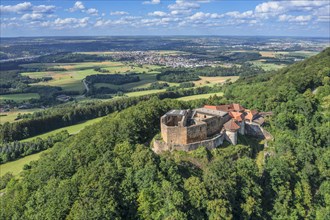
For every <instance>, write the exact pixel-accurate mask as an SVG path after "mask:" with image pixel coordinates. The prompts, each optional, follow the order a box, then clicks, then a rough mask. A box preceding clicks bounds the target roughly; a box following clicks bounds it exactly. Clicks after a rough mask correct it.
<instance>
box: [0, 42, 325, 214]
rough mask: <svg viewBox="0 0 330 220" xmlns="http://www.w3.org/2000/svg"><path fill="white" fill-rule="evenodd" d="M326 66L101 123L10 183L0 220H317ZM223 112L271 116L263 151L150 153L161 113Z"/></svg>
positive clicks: (309, 63)
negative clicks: (212, 108)
mask: <svg viewBox="0 0 330 220" xmlns="http://www.w3.org/2000/svg"><path fill="white" fill-rule="evenodd" d="M329 60H330V48H327V49H326V50H324V51H322V52H321V53H320V54H318V55H316V56H313V57H311V58H309V59H307V60H304V61H302V62H299V63H296V64H293V65H291V66H289V67H286V68H284V69H282V70H279V71H278V72H276V73H266V74H260V75H256V76H248V77H242V78H241V79H239V80H238V81H237V82H234V83H229V84H227V85H226V86H224V88H223V92H224V96H223V97H216V96H214V97H211V98H210V99H208V100H199V101H192V102H182V101H178V100H173V99H164V100H159V99H157V98H152V99H150V100H148V101H141V102H139V103H138V104H137V105H135V106H132V107H129V108H126V109H124V110H122V111H120V112H114V113H112V114H109V115H108V116H107V117H105V119H103V120H102V121H101V122H99V123H97V124H95V125H92V126H89V127H87V128H86V129H84V130H83V131H81V132H80V133H79V134H77V135H75V136H72V137H69V138H67V139H65V140H64V141H60V142H58V143H57V144H55V146H54V147H53V148H52V149H51V150H50V151H48V152H47V153H46V154H44V155H42V156H41V158H40V159H39V160H38V161H36V162H33V163H31V164H30V165H29V166H27V167H25V171H24V172H23V174H22V177H21V178H19V179H15V178H12V179H11V180H10V182H9V183H8V184H7V186H6V189H5V191H4V195H2V196H1V198H0V200H1V207H2V211H1V213H0V216H1V219H9V218H13V219H64V218H67V219H233V218H234V219H240V218H242V219H270V218H273V219H326V218H327V216H329V215H330V210H329V207H330V203H329V198H328V196H329V193H330V192H329V189H330V181H329V178H330V176H329V172H330V168H329V167H330V165H329V157H330V149H329V146H330V143H329V138H328V128H329V127H328V125H329V117H327V115H329V109H326V108H324V102H325V99H326V97H328V96H329V95H330V94H329V91H330V90H329V89H327V88H328V87H329V86H330V80H329V77H330V66H329V65H330V64H329ZM313 91H316V92H314V93H315V94H314V93H313ZM232 102H238V103H241V104H242V105H244V106H246V107H248V108H250V109H259V110H263V111H273V112H274V116H273V117H272V118H269V119H268V120H267V121H266V123H267V129H269V131H270V132H271V133H272V134H273V136H274V141H273V142H270V143H269V146H268V147H267V148H264V146H260V145H262V144H260V143H258V140H255V139H248V140H246V139H244V137H239V139H240V140H239V144H238V145H237V146H232V145H229V144H228V145H227V146H225V147H223V148H218V149H214V150H211V151H209V150H207V149H205V148H199V149H197V150H196V151H192V152H191V153H184V152H174V153H173V154H163V155H156V154H155V153H153V151H152V150H151V148H150V145H149V144H150V142H151V140H152V139H153V138H154V137H155V136H156V135H157V134H158V133H159V129H160V128H159V117H160V116H161V115H163V114H165V113H166V112H167V111H168V110H170V109H187V108H195V107H199V106H201V105H202V104H206V103H208V104H214V105H217V104H228V103H232ZM262 150H263V151H262ZM260 152H262V153H264V154H265V155H269V157H263V154H260ZM260 155H261V157H262V160H257V158H258V157H259V156H260ZM257 161H258V162H260V161H261V163H258V162H257Z"/></svg>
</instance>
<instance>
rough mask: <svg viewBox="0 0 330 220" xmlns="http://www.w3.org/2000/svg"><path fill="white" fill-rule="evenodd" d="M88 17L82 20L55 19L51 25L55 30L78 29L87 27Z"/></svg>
mask: <svg viewBox="0 0 330 220" xmlns="http://www.w3.org/2000/svg"><path fill="white" fill-rule="evenodd" d="M88 21H89V17H84V18H80V19H79V18H57V19H56V20H55V21H54V22H53V23H52V24H50V25H53V26H50V27H53V28H55V29H65V28H80V27H86V26H87V25H88Z"/></svg>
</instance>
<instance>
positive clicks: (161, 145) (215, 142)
mask: <svg viewBox="0 0 330 220" xmlns="http://www.w3.org/2000/svg"><path fill="white" fill-rule="evenodd" d="M224 138H225V135H224V134H223V133H221V134H219V135H217V136H215V137H214V138H211V139H207V140H203V141H198V142H194V143H190V144H182V145H175V144H167V143H165V142H164V141H162V140H155V141H154V143H153V147H152V150H153V151H154V152H155V153H157V154H158V153H161V152H165V151H173V150H179V151H191V150H196V149H197V148H198V147H206V148H207V149H209V150H212V149H214V148H216V147H218V146H220V145H221V144H222V143H223V140H224Z"/></svg>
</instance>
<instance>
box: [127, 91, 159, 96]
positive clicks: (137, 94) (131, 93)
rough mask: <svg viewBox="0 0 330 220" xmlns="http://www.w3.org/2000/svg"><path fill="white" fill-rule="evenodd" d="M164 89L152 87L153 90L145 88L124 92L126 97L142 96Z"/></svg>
mask: <svg viewBox="0 0 330 220" xmlns="http://www.w3.org/2000/svg"><path fill="white" fill-rule="evenodd" d="M164 91H165V89H154V90H146V91H138V92H129V93H126V94H125V95H127V96H128V97H135V96H142V95H150V94H154V93H159V92H164Z"/></svg>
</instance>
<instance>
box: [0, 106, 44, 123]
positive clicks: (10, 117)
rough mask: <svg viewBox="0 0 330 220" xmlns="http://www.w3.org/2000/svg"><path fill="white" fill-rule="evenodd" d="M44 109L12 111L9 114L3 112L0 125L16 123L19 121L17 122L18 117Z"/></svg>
mask: <svg viewBox="0 0 330 220" xmlns="http://www.w3.org/2000/svg"><path fill="white" fill-rule="evenodd" d="M40 110H42V109H39V108H35V109H12V110H10V111H9V112H2V113H1V116H0V124H4V123H6V122H14V121H19V120H21V119H19V120H17V116H18V115H20V114H21V115H23V114H29V113H33V112H36V111H40Z"/></svg>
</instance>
